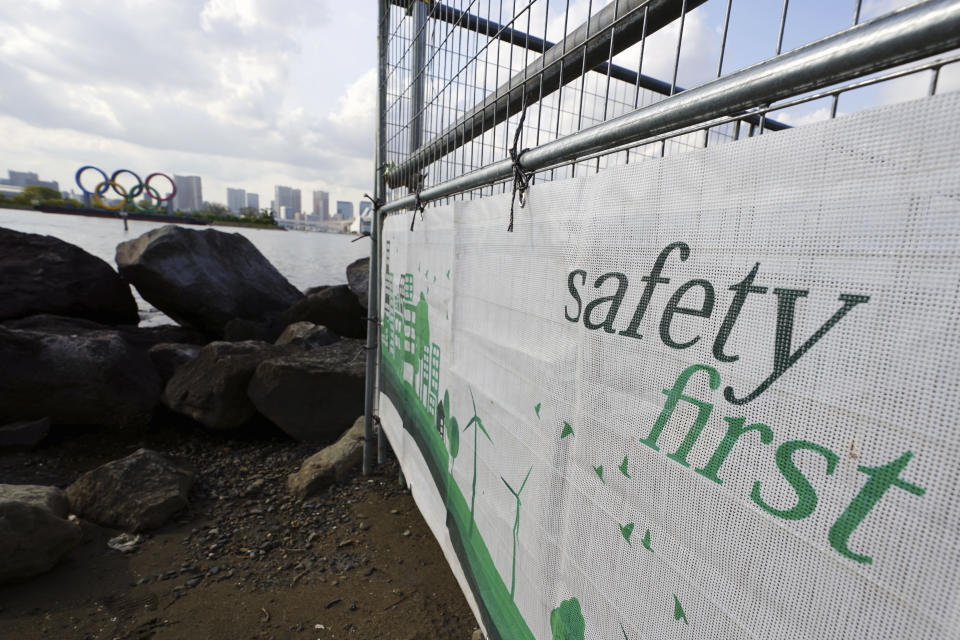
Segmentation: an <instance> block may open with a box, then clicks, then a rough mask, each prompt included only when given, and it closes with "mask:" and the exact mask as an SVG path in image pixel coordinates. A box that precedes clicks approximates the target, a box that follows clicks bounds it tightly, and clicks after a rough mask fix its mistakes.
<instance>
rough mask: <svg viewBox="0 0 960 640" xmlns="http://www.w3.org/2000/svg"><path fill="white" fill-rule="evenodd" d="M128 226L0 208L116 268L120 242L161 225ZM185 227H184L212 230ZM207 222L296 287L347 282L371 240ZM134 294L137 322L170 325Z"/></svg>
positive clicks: (7, 223)
mask: <svg viewBox="0 0 960 640" xmlns="http://www.w3.org/2000/svg"><path fill="white" fill-rule="evenodd" d="M129 225H130V230H129V231H124V230H123V223H122V222H121V221H120V220H118V219H111V218H88V217H84V216H71V215H61V214H55V213H41V212H39V211H24V210H21V209H0V227H6V228H8V229H13V230H14V231H23V232H25V233H39V234H41V235H48V236H54V237H55V238H60V239H61V240H64V241H66V242H69V243H71V244H74V245H77V246H78V247H80V248H81V249H84V250H85V251H87V252H89V253H91V254H93V255H95V256H97V257H98V258H101V259H102V260H105V261H106V262H107V263H108V264H110V266H112V267H113V268H114V269H116V263H115V262H114V255H115V252H116V248H117V245H118V244H120V243H121V242H124V241H126V240H130V239H132V238H136V237H137V236H139V235H141V234H143V233H146V232H147V231H150V230H151V229H156V228H158V227H162V226H164V225H163V224H162V223H158V222H144V221H140V220H130V221H129ZM183 226H185V227H186V228H188V229H207V228H210V227H201V226H196V225H183ZM211 226H212V228H215V229H219V230H220V231H225V232H227V233H239V234H241V235H243V236H245V237H246V238H247V239H249V240H250V242H252V243H253V245H254V246H255V247H256V248H257V249H259V250H260V252H261V253H262V254H263V255H264V256H266V258H267V260H269V261H270V262H271V263H273V266H275V267H276V268H277V270H278V271H279V272H280V273H282V274H283V275H284V276H285V277H286V278H287V280H289V281H290V283H291V284H292V285H293V286H295V287H297V288H298V289H300V290H305V289H308V288H310V287H315V286H318V285H323V284H344V283H345V282H346V281H347V274H346V268H347V265H348V264H350V263H351V262H353V261H354V260H356V259H357V258H363V257H366V256H368V255H370V240H368V239H366V238H364V239H362V240H358V241H357V242H351V240H354V239H355V238H356V236H353V235H343V234H336V233H310V232H306V231H277V230H274V229H256V228H246V227H221V226H216V225H211ZM131 288H132V287H131ZM133 293H134V297H135V298H136V299H137V305H138V306H139V307H140V323H141V325H144V326H153V325H158V324H168V323H169V324H172V323H173V321H172V320H170V319H169V318H167V317H166V316H165V315H164V314H163V313H161V312H160V311H158V310H157V309H156V308H154V307H153V306H152V305H151V304H150V303H148V302H146V301H145V300H143V299H142V298H141V297H140V296H139V294H137V292H136V290H135V289H133Z"/></svg>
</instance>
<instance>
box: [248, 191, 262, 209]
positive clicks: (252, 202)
mask: <svg viewBox="0 0 960 640" xmlns="http://www.w3.org/2000/svg"><path fill="white" fill-rule="evenodd" d="M247 208H248V209H253V210H254V211H256V212H257V213H258V214H259V213H260V194H257V193H250V192H249V191H248V192H247Z"/></svg>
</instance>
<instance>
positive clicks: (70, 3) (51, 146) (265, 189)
mask: <svg viewBox="0 0 960 640" xmlns="http://www.w3.org/2000/svg"><path fill="white" fill-rule="evenodd" d="M375 20H376V2H372V1H367V0H364V1H357V2H335V1H333V0H326V1H324V0H163V1H155V0H110V1H109V2H105V1H103V0H82V1H80V0H18V1H17V2H0V131H2V132H3V134H2V135H0V160H2V161H0V175H3V176H4V177H5V175H6V170H8V169H14V170H22V171H35V172H37V173H38V174H40V178H41V179H47V180H50V179H55V180H57V181H58V182H59V183H60V187H61V189H64V190H69V189H71V188H76V187H75V183H74V174H75V172H76V170H77V169H78V168H79V167H80V166H83V165H87V164H92V165H95V166H98V167H101V168H102V169H104V171H106V172H107V173H108V174H110V173H112V172H113V171H114V170H116V169H121V168H129V169H133V170H134V171H136V172H138V173H139V174H140V175H141V177H143V176H145V175H146V174H149V173H152V172H154V171H161V172H165V173H168V174H174V173H176V174H181V175H199V176H201V177H202V178H203V196H204V199H205V200H208V201H210V202H220V203H225V202H226V189H227V187H234V188H242V189H246V190H247V191H253V192H256V193H259V195H260V203H261V206H269V204H270V200H271V198H272V197H273V188H274V185H276V184H282V185H287V186H292V187H295V188H300V189H301V190H302V191H303V202H304V207H309V206H310V203H312V200H311V199H310V192H311V191H312V190H314V189H324V190H327V191H329V192H330V193H331V197H330V199H331V208H333V201H334V200H338V199H339V200H352V201H354V202H357V201H358V200H360V199H361V198H362V196H363V193H364V192H365V191H366V192H370V191H371V182H372V179H373V149H374V135H375V134H374V109H375V107H376V69H375V65H376V22H375ZM85 179H86V178H85ZM88 186H91V185H88Z"/></svg>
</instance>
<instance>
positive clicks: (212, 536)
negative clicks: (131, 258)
mask: <svg viewBox="0 0 960 640" xmlns="http://www.w3.org/2000/svg"><path fill="white" fill-rule="evenodd" d="M141 446H143V447H147V448H151V449H154V450H156V451H158V452H160V453H162V454H163V455H165V456H167V457H169V458H171V459H173V460H175V461H177V462H179V463H181V464H184V465H185V466H188V467H190V468H192V469H193V470H194V471H195V472H196V473H197V482H196V484H195V486H194V488H193V492H192V494H191V504H190V506H189V507H188V508H187V509H186V510H184V511H182V512H181V513H179V514H178V515H177V516H175V517H174V519H173V520H172V521H171V522H168V523H167V524H166V525H164V526H163V527H162V528H160V529H158V530H155V531H153V532H150V533H149V534H145V535H143V536H142V539H141V542H140V543H139V544H138V545H136V547H135V548H134V550H133V552H131V553H120V552H118V551H114V550H113V549H110V548H109V547H108V546H107V544H106V542H107V540H108V539H110V538H111V537H112V536H114V535H116V534H117V533H119V532H117V531H113V530H109V529H104V528H101V527H98V526H96V525H93V524H91V523H86V522H85V523H84V524H83V527H84V533H85V535H84V542H83V544H82V545H81V546H80V547H79V548H77V549H76V550H74V551H73V552H72V553H71V554H70V555H69V556H68V557H67V558H66V559H65V560H64V561H63V562H61V564H60V565H59V566H58V567H57V568H55V569H54V570H53V571H51V572H49V573H47V574H44V575H41V576H37V577H34V578H32V579H30V580H28V581H26V582H23V583H18V584H13V585H6V586H3V587H0V638H18V639H24V640H27V639H32V638H38V639H39V638H44V639H46V638H64V639H66V638H82V639H87V638H90V639H94V638H136V639H147V638H156V639H158V640H161V639H174V638H185V639H187V638H189V639H195V638H209V639H211V640H219V639H221V638H223V639H226V638H230V639H236V638H264V639H266V638H276V639H280V638H338V637H342V638H346V637H350V638H398V639H399V638H402V639H414V638H416V639H419V638H423V639H427V638H430V639H433V638H441V639H444V638H458V639H464V640H466V639H468V638H470V637H471V633H472V632H473V630H474V629H475V626H476V624H475V621H474V619H473V615H472V614H471V612H470V609H469V607H468V606H467V604H466V601H465V600H464V598H463V595H462V593H461V592H460V589H459V587H458V586H457V584H456V581H455V580H454V578H453V576H452V574H451V572H450V569H449V567H448V566H447V565H446V562H445V561H444V559H443V557H442V555H441V552H440V549H439V547H438V546H437V544H436V541H435V540H434V538H433V536H432V534H431V533H430V531H429V529H428V528H427V526H426V524H425V523H424V522H423V520H422V518H421V517H420V514H419V512H418V511H417V509H416V506H415V505H414V503H413V500H412V498H411V496H410V493H409V491H408V490H406V489H404V488H403V487H402V486H401V485H400V484H399V482H398V468H397V466H396V464H395V463H389V464H387V465H383V466H381V467H379V468H378V469H377V470H376V472H375V474H374V475H372V476H370V477H366V478H365V477H361V476H360V475H359V472H357V473H356V474H355V475H354V476H353V477H352V478H351V479H350V481H349V482H347V483H345V484H343V485H337V486H334V487H332V488H331V489H330V490H329V491H328V492H326V493H324V494H323V495H321V496H318V497H314V498H310V499H307V500H304V501H299V500H296V499H294V498H293V497H291V496H290V495H289V494H288V493H287V491H286V478H287V475H288V474H289V473H292V472H293V471H296V469H297V468H298V467H299V465H300V462H301V461H302V460H304V459H305V458H306V457H308V456H309V455H310V454H312V453H314V452H315V450H316V449H315V447H312V446H308V445H303V444H300V443H296V442H292V441H291V440H289V439H288V438H287V437H286V436H284V435H282V434H281V433H279V432H278V431H275V430H273V429H271V428H270V427H268V426H266V425H259V426H258V427H254V428H251V429H248V430H244V431H240V432H231V433H215V432H209V431H206V430H203V429H200V428H199V427H196V426H194V425H192V424H190V423H187V422H184V421H181V420H179V419H177V418H176V417H174V416H171V415H165V416H162V417H161V418H160V419H159V420H158V421H155V424H154V426H153V427H151V429H150V430H148V431H146V432H144V433H140V434H132V433H126V432H119V433H118V432H107V431H103V430H83V431H76V430H73V431H70V432H66V433H65V432H64V430H63V429H61V430H60V431H58V432H55V433H54V434H52V435H51V437H50V438H48V441H47V442H45V443H44V444H43V445H41V447H39V448H38V449H36V450H34V451H32V452H5V453H0V478H2V480H0V481H2V482H6V483H14V484H28V483H29V484H48V485H56V486H60V487H65V486H66V485H67V484H69V483H70V482H72V481H73V480H74V479H75V478H76V477H77V476H78V475H79V474H80V473H82V472H84V471H87V470H89V469H92V468H94V467H96V466H98V465H100V464H103V463H104V462H108V461H110V460H113V459H116V458H120V457H122V456H125V455H127V454H129V453H131V452H133V451H134V450H136V449H137V448H139V447H141Z"/></svg>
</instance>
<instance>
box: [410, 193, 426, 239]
mask: <svg viewBox="0 0 960 640" xmlns="http://www.w3.org/2000/svg"><path fill="white" fill-rule="evenodd" d="M413 195H414V197H415V198H416V201H415V202H414V205H413V209H414V210H413V217H412V218H411V219H410V231H413V224H414V223H415V222H416V221H417V212H418V211H419V212H420V220H421V221H422V220H423V210H424V209H425V208H426V207H427V203H425V202H424V201H423V200H421V199H420V189H417V192H416V193H415V194H413Z"/></svg>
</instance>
